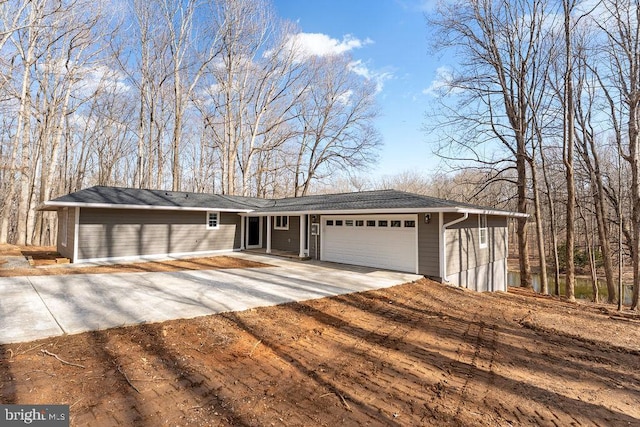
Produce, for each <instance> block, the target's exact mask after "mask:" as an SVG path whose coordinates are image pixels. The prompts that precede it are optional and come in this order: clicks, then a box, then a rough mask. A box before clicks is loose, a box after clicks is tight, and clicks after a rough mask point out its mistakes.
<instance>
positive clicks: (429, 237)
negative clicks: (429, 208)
mask: <svg viewBox="0 0 640 427" xmlns="http://www.w3.org/2000/svg"><path fill="white" fill-rule="evenodd" d="M424 218H425V214H420V215H418V273H420V274H422V275H424V276H428V277H433V278H437V279H440V245H439V243H438V242H439V240H440V232H439V227H438V214H437V213H433V214H431V221H429V224H427V223H426V222H425V219H424Z"/></svg>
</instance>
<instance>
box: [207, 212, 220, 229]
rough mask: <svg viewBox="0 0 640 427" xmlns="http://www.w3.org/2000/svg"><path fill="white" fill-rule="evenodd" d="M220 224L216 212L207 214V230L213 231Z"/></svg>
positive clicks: (218, 215)
mask: <svg viewBox="0 0 640 427" xmlns="http://www.w3.org/2000/svg"><path fill="white" fill-rule="evenodd" d="M219 222H220V214H219V213H218V212H207V230H215V229H216V228H218V225H219Z"/></svg>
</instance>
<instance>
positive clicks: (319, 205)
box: [45, 186, 518, 216]
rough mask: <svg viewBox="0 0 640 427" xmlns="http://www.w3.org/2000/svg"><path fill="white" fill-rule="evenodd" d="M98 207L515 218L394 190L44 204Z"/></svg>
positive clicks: (81, 198)
mask: <svg viewBox="0 0 640 427" xmlns="http://www.w3.org/2000/svg"><path fill="white" fill-rule="evenodd" d="M85 204H90V205H94V206H95V205H98V206H105V207H127V208H136V207H138V206H139V207H140V208H144V207H147V208H149V207H151V208H154V209H164V208H166V209H194V210H209V209H210V210H227V211H237V212H243V211H244V212H254V213H256V214H263V215H264V214H270V213H273V214H277V213H280V212H282V213H296V212H301V213H302V212H306V213H312V212H319V213H321V212H336V211H354V210H356V211H357V210H363V211H384V210H391V209H393V210H402V209H407V210H414V211H415V210H416V209H425V210H432V211H437V210H444V211H456V210H466V209H473V210H485V211H487V210H488V211H492V212H496V213H504V214H505V215H509V216H512V215H518V214H513V213H511V212H507V211H501V210H498V209H488V208H485V207H482V206H477V205H470V204H468V203H461V202H454V201H450V200H444V199H438V198H435V197H429V196H422V195H419V194H413V193H405V192H403V191H396V190H377V191H362V192H357V193H341V194H318V195H312V196H304V197H288V198H284V199H275V200H269V199H260V198H255V197H241V196H225V195H218V194H206V193H188V192H184V191H175V192H174V191H163V190H145V189H134V188H120V187H103V186H95V187H90V188H87V189H84V190H80V191H77V192H75V193H71V194H67V195H66V196H62V197H58V198H56V199H53V200H51V201H50V202H46V203H45V205H46V206H47V207H48V208H52V207H59V206H65V205H67V206H73V205H85Z"/></svg>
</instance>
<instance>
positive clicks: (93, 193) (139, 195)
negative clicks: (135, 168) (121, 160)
mask: <svg viewBox="0 0 640 427" xmlns="http://www.w3.org/2000/svg"><path fill="white" fill-rule="evenodd" d="M51 202H53V203H51ZM51 202H50V203H48V204H53V205H60V204H67V203H71V204H76V203H80V204H98V205H126V206H140V207H143V206H154V207H166V208H172V209H175V208H202V209H204V208H207V209H224V210H241V211H242V210H247V211H249V210H254V209H256V208H258V207H260V206H263V205H264V204H265V203H266V202H268V201H267V200H264V199H257V198H252V197H241V196H223V195H219V194H206V193H189V192H184V191H163V190H145V189H136V188H120V187H103V186H95V187H90V188H86V189H84V190H80V191H76V192H75V193H71V194H67V195H66V196H62V197H58V198H57V199H53V200H52V201H51Z"/></svg>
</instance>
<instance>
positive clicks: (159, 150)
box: [0, 0, 380, 244]
mask: <svg viewBox="0 0 640 427" xmlns="http://www.w3.org/2000/svg"><path fill="white" fill-rule="evenodd" d="M297 34H299V29H298V28H297V27H296V26H295V25H294V24H292V23H290V22H286V21H283V20H281V19H279V18H278V17H277V16H276V15H275V13H274V11H273V8H272V7H271V4H270V3H269V2H268V0H264V1H263V0H258V1H256V0H148V1H142V0H125V1H122V2H116V3H110V2H95V1H89V0H69V1H64V0H63V1H54V0H9V1H2V2H0V242H12V243H21V244H24V243H28V244H29V243H34V244H40V243H43V244H44V243H51V242H53V241H54V240H55V235H56V224H55V216H53V215H50V214H47V213H45V214H41V213H37V211H36V209H37V207H38V206H39V205H40V204H41V203H42V202H43V201H45V200H48V199H50V198H53V197H56V196H59V195H62V194H66V193H68V192H71V191H75V190H78V189H80V188H83V187H87V186H91V185H96V184H100V185H116V186H127V187H139V188H160V189H173V190H184V191H210V192H219V193H225V194H242V195H246V196H270V197H274V196H276V197H277V196H293V195H301V194H305V193H307V192H309V191H310V190H311V189H312V188H313V185H314V183H318V182H320V181H322V180H323V179H326V178H327V177H328V171H330V170H331V168H340V169H344V170H356V169H358V168H362V167H366V166H368V165H369V164H371V162H372V161H374V160H375V156H376V150H377V148H378V145H379V144H380V137H379V135H378V133H377V131H376V130H375V128H374V121H375V119H376V116H377V113H378V111H377V108H376V105H375V98H374V97H375V91H374V90H373V89H372V84H371V82H369V81H367V80H366V79H365V78H363V77H362V76H359V75H357V74H356V73H354V72H353V71H352V69H351V63H352V61H351V59H350V58H349V57H348V56H347V55H330V56H323V57H319V56H314V55H313V54H310V53H308V52H305V51H303V50H302V49H301V47H300V46H299V45H298V44H297V43H296V40H297V38H296V35H297Z"/></svg>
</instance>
